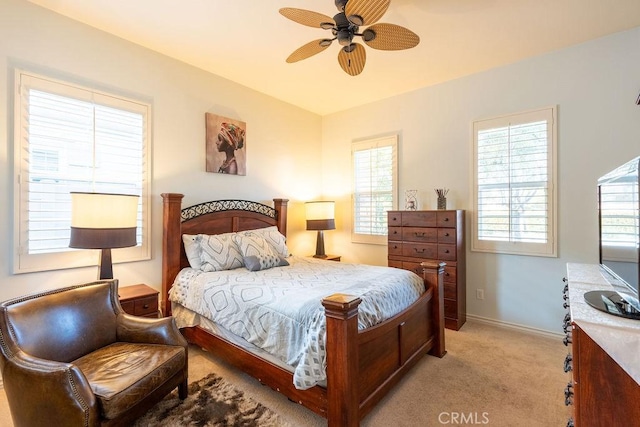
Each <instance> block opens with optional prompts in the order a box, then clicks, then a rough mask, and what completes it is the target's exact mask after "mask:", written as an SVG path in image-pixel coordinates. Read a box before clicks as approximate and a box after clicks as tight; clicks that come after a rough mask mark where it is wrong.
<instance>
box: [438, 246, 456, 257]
mask: <svg viewBox="0 0 640 427" xmlns="http://www.w3.org/2000/svg"><path fill="white" fill-rule="evenodd" d="M438 260H440V261H455V260H456V245H441V244H438Z"/></svg>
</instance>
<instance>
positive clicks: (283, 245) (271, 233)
mask: <svg viewBox="0 0 640 427" xmlns="http://www.w3.org/2000/svg"><path fill="white" fill-rule="evenodd" d="M245 233H254V234H256V235H258V236H262V237H263V238H264V239H265V240H266V241H267V243H269V245H271V247H272V248H273V249H274V250H275V251H276V253H277V254H278V255H280V256H281V257H283V258H287V257H288V256H289V255H291V254H290V253H289V248H287V238H286V237H284V236H283V235H282V233H280V231H279V230H278V227H276V226H275V225H274V226H271V227H266V228H256V229H255V230H247V231H239V232H238V234H245Z"/></svg>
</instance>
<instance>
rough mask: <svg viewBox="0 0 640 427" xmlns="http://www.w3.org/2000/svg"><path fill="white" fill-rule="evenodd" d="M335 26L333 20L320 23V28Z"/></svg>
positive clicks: (326, 28) (328, 28)
mask: <svg viewBox="0 0 640 427" xmlns="http://www.w3.org/2000/svg"><path fill="white" fill-rule="evenodd" d="M333 27H334V23H333V22H321V23H320V28H322V29H323V30H330V29H332V28H333Z"/></svg>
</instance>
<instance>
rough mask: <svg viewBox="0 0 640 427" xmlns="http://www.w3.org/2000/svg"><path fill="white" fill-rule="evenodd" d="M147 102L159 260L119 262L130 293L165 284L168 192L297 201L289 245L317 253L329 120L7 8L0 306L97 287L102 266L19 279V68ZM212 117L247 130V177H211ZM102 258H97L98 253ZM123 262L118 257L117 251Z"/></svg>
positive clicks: (74, 26) (8, 1) (0, 15)
mask: <svg viewBox="0 0 640 427" xmlns="http://www.w3.org/2000/svg"><path fill="white" fill-rule="evenodd" d="M14 67H26V68H28V69H31V70H34V71H38V72H45V73H48V74H52V75H53V76H54V77H61V78H65V79H66V78H69V79H71V80H73V81H76V82H79V83H89V84H94V83H95V84H98V85H100V87H103V88H107V89H110V90H115V91H118V92H122V93H124V94H133V95H139V96H141V97H143V98H144V99H149V100H151V102H152V104H153V155H152V169H153V183H152V188H151V190H152V191H151V192H152V201H153V206H152V260H150V261H144V262H135V263H126V264H116V265H114V275H115V276H116V278H118V279H119V280H120V283H121V285H127V284H134V283H147V284H149V285H151V286H153V287H155V288H157V289H159V286H160V280H161V236H162V201H161V197H160V194H161V193H164V192H180V193H184V194H185V199H184V203H183V205H184V206H188V205H191V204H194V203H198V202H202V201H207V200H213V199H220V198H239V199H247V200H256V201H260V202H263V203H265V204H271V203H272V201H271V199H273V198H274V197H284V198H289V199H290V200H291V202H290V216H289V218H290V220H289V235H290V239H289V246H290V249H291V250H292V251H293V252H294V253H309V252H311V251H312V250H313V247H314V246H313V245H314V238H315V235H314V234H313V233H310V232H306V231H303V230H304V207H303V204H302V202H301V201H304V200H308V199H311V198H314V197H318V195H319V191H320V189H321V187H320V186H321V180H320V177H321V173H320V164H319V162H318V160H317V159H318V158H319V157H320V150H321V146H320V139H321V138H320V132H321V120H322V119H321V117H320V116H318V115H316V114H312V113H309V112H307V111H304V110H301V109H299V108H295V107H293V106H291V105H289V104H286V103H283V102H280V101H278V100H275V99H273V98H270V97H268V96H266V95H263V94H260V93H258V92H255V91H252V90H249V89H248V88H246V87H243V86H240V85H238V84H235V83H232V82H230V81H228V80H225V79H222V78H220V77H217V76H214V75H211V74H209V73H206V72H204V71H202V70H199V69H196V68H194V67H191V66H187V65H185V64H184V63H181V62H178V61H175V60H172V59H169V58H167V57H165V56H162V55H159V54H157V53H155V52H152V51H150V50H147V49H144V48H141V47H139V46H137V45H134V44H132V43H130V42H127V41H125V40H122V39H119V38H116V37H113V36H111V35H107V34H106V33H103V32H100V31H97V30H95V29H92V28H90V27H88V26H85V25H82V24H79V23H77V22H75V21H72V20H70V19H68V18H65V17H63V16H61V15H58V14H55V13H53V12H50V11H48V10H45V9H42V8H40V7H38V6H35V5H33V4H31V3H28V2H25V1H16V0H1V2H0V82H2V84H0V129H1V130H2V132H0V170H1V171H2V173H1V174H0V237H1V239H0V240H1V242H0V260H1V262H0V300H5V299H7V298H11V297H15V296H19V295H23V294H26V293H31V292H36V291H40V290H44V289H51V288H57V287H61V286H65V285H71V284H77V283H82V282H85V281H90V280H94V279H95V278H96V276H97V267H91V268H82V269H68V270H58V271H52V272H44V273H34V274H20V275H13V274H12V272H11V265H12V256H13V253H14V249H13V241H12V232H13V205H12V203H13V202H12V201H13V132H12V127H13V93H12V87H13V86H12V85H13V78H12V75H13V69H14ZM205 112H212V113H216V114H220V115H224V116H227V117H230V118H233V119H238V120H242V121H244V122H246V123H247V145H246V146H247V176H245V177H240V176H224V175H220V174H214V173H206V172H205V126H204V124H205V120H204V115H205ZM95 252H96V260H97V253H98V251H95ZM113 256H114V259H115V260H117V256H118V254H117V250H114V251H113Z"/></svg>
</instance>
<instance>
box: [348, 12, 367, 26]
mask: <svg viewBox="0 0 640 427" xmlns="http://www.w3.org/2000/svg"><path fill="white" fill-rule="evenodd" d="M347 19H348V20H349V21H351V23H352V24H354V25H357V26H358V27H359V26H361V25H364V19H362V16H360V15H349V16H348V17H347Z"/></svg>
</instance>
